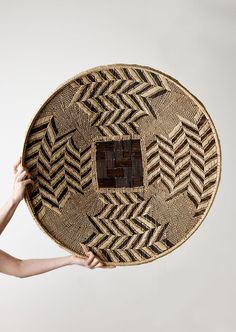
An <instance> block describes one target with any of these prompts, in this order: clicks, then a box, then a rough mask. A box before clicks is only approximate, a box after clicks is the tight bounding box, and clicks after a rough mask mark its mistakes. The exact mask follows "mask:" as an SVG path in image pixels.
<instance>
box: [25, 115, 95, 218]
mask: <svg viewBox="0 0 236 332" xmlns="http://www.w3.org/2000/svg"><path fill="white" fill-rule="evenodd" d="M74 131H75V129H72V130H71V131H69V132H67V133H65V134H63V135H59V133H58V129H57V126H56V123H55V119H54V117H53V116H47V117H43V118H40V119H38V120H36V121H35V123H34V126H33V128H31V130H30V133H29V140H28V143H27V146H26V156H25V164H26V167H27V169H28V171H29V173H30V174H31V176H32V178H35V179H36V187H35V188H34V189H33V191H32V192H30V198H31V200H32V205H33V207H34V212H35V213H36V214H37V216H38V217H39V219H42V218H43V216H44V215H45V207H48V208H49V209H51V210H53V211H54V212H56V213H58V214H61V208H63V206H64V205H65V204H66V202H67V200H68V199H69V197H70V192H75V193H80V194H84V190H85V189H86V188H87V187H88V186H89V185H90V184H91V181H92V174H91V150H90V147H88V148H86V149H85V150H83V151H81V149H79V148H77V147H76V145H75V142H74V140H73V133H74Z"/></svg>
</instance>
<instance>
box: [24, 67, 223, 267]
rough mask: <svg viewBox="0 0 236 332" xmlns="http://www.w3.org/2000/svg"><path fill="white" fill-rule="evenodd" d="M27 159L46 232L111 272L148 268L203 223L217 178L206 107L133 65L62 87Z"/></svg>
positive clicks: (44, 113) (95, 71) (33, 208)
mask: <svg viewBox="0 0 236 332" xmlns="http://www.w3.org/2000/svg"><path fill="white" fill-rule="evenodd" d="M22 159H23V165H24V166H26V168H27V169H28V171H29V172H30V175H31V176H32V178H33V179H35V182H36V185H35V186H34V187H32V186H28V187H27V191H26V197H25V200H26V203H27V206H28V208H29V209H30V212H31V214H32V216H33V217H34V219H35V221H36V222H37V224H38V225H39V226H40V228H41V229H42V230H43V231H44V232H46V234H48V235H49V236H50V238H52V239H53V240H54V241H55V242H56V243H57V244H58V245H60V246H61V247H63V248H64V249H66V250H67V251H69V252H71V253H76V254H78V255H80V256H84V251H83V248H82V246H83V245H86V246H87V247H88V248H89V249H90V250H92V251H93V252H94V253H95V254H96V255H97V256H99V257H100V258H101V259H102V260H104V261H105V262H106V263H107V265H135V264H142V263H147V262H150V261H152V260H154V259H157V258H159V257H161V256H163V255H165V254H168V253H170V252H171V251H172V250H174V249H175V248H177V247H178V246H180V245H181V244H182V243H183V242H184V241H185V240H186V239H188V238H189V237H190V236H191V234H193V233H194V231H195V230H196V229H197V228H198V227H199V225H200V224H201V223H202V221H203V220H204V218H205V217H206V215H207V213H208V211H209V209H210V207H211V205H212V202H213V200H214V197H215V194H216V191H217V188H218V184H219V180H220V173H221V152H220V144H219V139H218V136H217V133H216V129H215V127H214V124H213V122H212V120H211V118H210V116H209V114H208V113H207V111H206V109H205V107H204V106H203V104H202V103H201V102H200V101H199V100H198V99H197V98H196V97H195V96H194V95H193V94H191V93H190V92H189V91H188V90H187V89H186V88H184V87H183V86H182V85H181V84H180V83H179V82H178V81H177V80H176V79H174V78H172V77H171V76H169V75H166V74H164V73H162V72H161V71H159V70H155V69H153V68H150V67H147V66H139V65H135V64H132V65H128V64H115V65H108V66H101V67H96V68H92V69H90V70H87V71H85V72H82V73H80V74H78V75H76V76H75V77H73V78H71V79H70V80H68V81H66V82H65V83H63V84H62V85H61V86H59V87H58V88H57V89H56V90H55V92H54V93H52V94H51V96H50V97H49V98H48V99H47V100H46V101H45V103H44V104H43V105H42V106H41V107H40V109H39V110H38V111H37V113H36V114H35V116H34V117H33V119H32V121H31V123H30V126H29V128H28V130H27V133H26V137H25V141H24V144H23V151H22Z"/></svg>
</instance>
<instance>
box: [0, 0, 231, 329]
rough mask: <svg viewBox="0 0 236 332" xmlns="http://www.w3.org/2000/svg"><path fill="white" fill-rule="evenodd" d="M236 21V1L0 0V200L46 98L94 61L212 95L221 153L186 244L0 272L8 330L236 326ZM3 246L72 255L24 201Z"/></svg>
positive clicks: (23, 252) (36, 254) (208, 100)
mask: <svg viewBox="0 0 236 332" xmlns="http://www.w3.org/2000/svg"><path fill="white" fill-rule="evenodd" d="M235 28H236V2H235V1H233V0H232V1H229V0H221V1H220V0H212V1H210V0H207V1H200V0H199V1H197V0H196V1H194V0H186V1H184V0H182V1H179V0H177V1H174V0H173V1H159V0H156V1H155V0H153V1H152V0H146V1H138V0H136V1H133V0H126V1H122V0H119V1H112V0H99V1H88V0H87V1H80V0H77V1H73V0H66V1H60V0H58V1H54V0H47V1H45V0H41V1H32V0H31V1H30V0H29V1H27V0H21V1H17V0H15V1H12V0H7V1H6V0H5V1H4V0H0V43H1V52H0V59H1V61H0V84H1V89H0V93H1V110H0V121H1V124H0V152H1V162H0V184H1V190H0V202H1V205H3V204H4V202H5V201H6V199H7V198H8V197H9V195H10V193H11V188H12V164H13V163H14V161H15V160H16V159H17V157H18V156H19V154H20V152H21V145H22V144H23V141H24V135H25V131H26V128H27V126H28V125H29V122H30V121H31V118H32V116H33V115H34V114H35V112H36V111H37V109H38V108H39V106H40V105H41V104H42V103H43V102H44V101H45V99H46V98H47V97H48V96H49V95H50V93H51V92H52V91H54V90H55V89H56V87H57V86H58V85H60V84H61V83H63V82H64V81H65V80H67V79H69V78H70V77H72V76H74V75H75V74H77V73H79V72H80V71H83V70H86V69H89V68H91V67H95V66H99V65H106V64H114V63H137V64H141V65H147V66H151V67H154V68H156V69H159V70H161V71H163V72H165V73H167V74H169V75H171V76H173V77H175V78H176V79H177V80H179V82H180V83H182V84H183V85H184V86H185V87H186V88H187V89H188V90H190V91H191V92H192V93H193V94H194V95H196V97H198V98H199V99H200V100H201V101H202V102H203V104H204V105H205V106H206V108H207V110H208V112H209V114H210V116H211V117H212V119H213V121H214V124H215V126H216V129H217V131H218V134H219V137H220V140H221V147H222V153H223V172H222V178H221V183H220V187H219V191H218V194H217V196H216V199H215V201H214V204H213V206H212V208H211V209H210V212H209V214H208V216H207V218H206V219H205V221H204V222H203V224H202V225H201V226H200V228H199V229H198V230H197V231H196V233H194V234H193V236H192V237H191V238H190V239H188V240H187V242H185V243H184V244H183V245H182V246H181V247H179V248H177V249H176V250H175V251H173V252H172V253H170V254H169V255H166V256H164V257H162V258H160V259H158V260H156V261H154V262H152V263H149V264H144V265H139V266H132V267H118V268H116V269H110V270H102V269H96V270H88V269H85V268H82V267H80V266H78V267H77V266H69V267H63V268H61V269H58V270H54V271H52V272H49V273H45V274H41V275H38V276H34V277H32V278H26V279H18V278H15V277H10V276H6V275H3V274H1V275H0V330H1V331H2V332H8V331H10V332H42V331H44V332H51V331H53V332H54V331H57V332H64V331H83V332H87V331H89V332H90V331H93V330H94V329H96V331H98V332H108V331H112V332H118V331H119V332H120V331H121V330H122V331H123V332H130V331H135V332H141V331H165V332H170V331H173V330H174V331H175V332H185V331H186V332H189V331H191V332H195V331H196V332H199V331H201V332H205V331H206V332H231V331H232V332H233V331H235V330H236V320H235V317H234V316H233V315H234V314H235V305H236V303H235V302H236V301H235V299H236V297H235V295H236V294H235V277H236V275H235V274H236V268H235V231H236V227H235V222H236V220H235V215H234V204H235V202H234V201H235V200H234V198H235V195H234V192H235V189H234V186H235V175H233V172H234V171H235V163H236V160H235V146H234V144H233V140H234V139H235V100H234V95H235V74H236V72H235V57H236V54H235V53H236V40H235V32H236V29H235ZM233 149H234V152H233ZM0 248H1V249H3V250H5V251H7V252H9V253H10V254H12V255H15V256H17V257H19V258H43V257H45V258H48V257H59V256H65V255H68V253H67V252H66V251H65V250H63V249H62V248H60V247H58V246H57V245H56V244H55V243H54V242H53V241H52V240H50V239H49V238H48V237H47V236H46V235H45V234H44V233H43V232H42V231H41V230H40V229H39V228H38V226H37V225H36V224H35V222H34V221H33V220H32V218H31V215H30V212H29V210H28V208H27V206H26V204H25V202H24V201H22V202H21V203H20V205H19V208H18V209H17V211H16V213H15V215H14V217H13V218H12V220H11V222H10V224H9V225H8V226H7V228H6V229H5V232H4V233H3V234H2V235H1V237H0Z"/></svg>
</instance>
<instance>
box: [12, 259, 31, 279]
mask: <svg viewBox="0 0 236 332" xmlns="http://www.w3.org/2000/svg"><path fill="white" fill-rule="evenodd" d="M22 263H23V260H20V259H19V260H18V262H17V267H16V271H15V273H14V277H16V278H20V279H23V278H27V277H28V275H27V274H25V271H24V267H23V264H22Z"/></svg>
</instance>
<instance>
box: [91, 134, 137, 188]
mask: <svg viewBox="0 0 236 332" xmlns="http://www.w3.org/2000/svg"><path fill="white" fill-rule="evenodd" d="M96 165H97V179H98V186H99V187H100V188H120V187H139V186H142V185H143V166H142V154H141V147H140V140H121V141H105V142H96Z"/></svg>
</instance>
